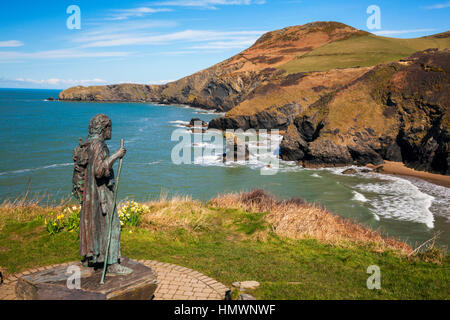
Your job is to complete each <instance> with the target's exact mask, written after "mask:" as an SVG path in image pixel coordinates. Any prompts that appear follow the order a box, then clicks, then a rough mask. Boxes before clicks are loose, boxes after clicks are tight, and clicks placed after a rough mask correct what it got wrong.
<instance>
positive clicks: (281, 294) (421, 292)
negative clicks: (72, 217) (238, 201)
mask: <svg viewBox="0 0 450 320" xmlns="http://www.w3.org/2000/svg"><path fill="white" fill-rule="evenodd" d="M149 207H150V213H149V214H148V215H146V216H145V217H144V219H142V222H141V225H140V226H139V227H129V226H126V227H124V228H123V230H122V254H123V255H125V256H128V257H131V258H135V259H151V260H158V261H162V262H169V263H174V264H178V265H181V266H185V267H188V268H192V269H195V270H197V271H199V272H202V273H204V274H206V275H208V276H210V277H213V278H215V279H217V280H218V281H220V282H222V283H224V284H225V285H227V286H231V283H232V282H234V281H244V280H256V281H259V282H260V283H261V286H260V288H258V289H257V290H255V291H253V292H251V294H253V295H254V296H255V297H256V298H257V299H448V298H450V259H449V257H448V256H446V257H445V258H444V259H443V260H442V262H441V263H430V262H425V261H423V259H420V258H418V257H415V258H407V257H406V256H405V255H402V254H399V253H398V252H394V251H392V250H384V251H383V252H377V251H379V250H375V249H373V247H372V246H370V245H359V244H351V243H343V244H342V245H339V244H327V243H324V242H319V241H317V240H314V239H298V240H294V239H289V238H286V237H281V236H280V235H279V234H277V233H276V232H274V231H273V228H272V226H271V225H270V224H269V223H268V222H267V219H266V215H267V213H251V212H247V211H245V210H243V209H242V208H235V209H229V208H220V207H217V206H215V205H212V204H211V203H208V204H204V203H200V202H195V201H182V202H180V203H177V202H173V201H172V202H170V201H168V202H164V203H162V202H161V203H157V204H153V205H152V204H150V205H149ZM8 210H9V211H11V210H15V211H16V215H17V217H20V219H19V218H17V219H16V218H14V216H11V215H7V214H6V215H7V216H8V218H5V219H4V223H3V228H2V229H1V232H0V266H1V267H3V268H6V269H7V271H8V273H16V272H19V271H23V270H25V269H28V268H31V267H36V266H45V265H49V264H55V263H63V262H68V261H75V260H78V259H79V256H78V253H79V251H78V250H79V249H78V234H77V233H76V232H68V231H65V230H63V231H61V232H60V233H57V234H55V235H49V234H48V232H47V231H46V228H45V226H44V218H45V217H48V215H49V214H50V213H49V212H50V211H53V212H54V211H55V209H53V210H50V209H48V210H47V213H45V210H43V209H42V210H40V211H39V213H38V214H32V213H30V214H28V218H27V217H25V218H24V215H23V214H21V212H22V211H21V210H28V211H27V212H32V210H31V211H30V209H24V208H22V209H21V208H15V209H1V210H0V214H2V213H3V214H4V213H5V212H7V211H8ZM4 215H5V214H4ZM370 265H377V266H379V267H380V269H381V290H369V289H367V287H366V280H367V278H368V277H369V276H370V275H369V274H367V273H366V270H367V267H368V266H370Z"/></svg>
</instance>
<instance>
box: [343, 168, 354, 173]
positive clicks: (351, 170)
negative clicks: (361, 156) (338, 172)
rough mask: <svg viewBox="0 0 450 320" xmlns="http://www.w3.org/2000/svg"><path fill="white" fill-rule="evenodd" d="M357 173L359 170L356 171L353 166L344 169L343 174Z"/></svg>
mask: <svg viewBox="0 0 450 320" xmlns="http://www.w3.org/2000/svg"><path fill="white" fill-rule="evenodd" d="M356 173H358V171H356V170H355V169H353V168H349V169H346V170H344V171H342V174H356Z"/></svg>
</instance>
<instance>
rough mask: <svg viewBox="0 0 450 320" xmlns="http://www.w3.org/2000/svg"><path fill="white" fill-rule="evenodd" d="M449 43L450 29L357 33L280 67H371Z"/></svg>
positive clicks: (289, 69) (294, 70)
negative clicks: (400, 35)
mask: <svg viewBox="0 0 450 320" xmlns="http://www.w3.org/2000/svg"><path fill="white" fill-rule="evenodd" d="M449 47H450V32H444V33H440V34H436V35H432V36H427V37H421V38H413V39H396V38H388V37H381V36H376V35H374V34H363V35H361V34H354V35H351V36H350V37H349V38H347V39H343V40H336V41H333V42H331V43H327V44H325V45H323V46H321V47H319V48H317V49H315V50H312V51H311V52H308V53H306V54H304V55H301V56H298V57H297V58H295V59H293V60H291V61H289V62H287V63H285V64H283V65H281V66H279V67H278V68H279V69H281V70H285V71H286V72H287V73H289V74H292V73H298V72H311V71H328V70H331V69H338V68H339V69H344V68H356V67H370V66H375V65H377V64H380V63H387V62H392V61H396V60H399V59H401V58H404V57H407V56H409V55H411V54H413V53H414V52H417V51H420V50H425V49H428V48H438V49H444V48H449Z"/></svg>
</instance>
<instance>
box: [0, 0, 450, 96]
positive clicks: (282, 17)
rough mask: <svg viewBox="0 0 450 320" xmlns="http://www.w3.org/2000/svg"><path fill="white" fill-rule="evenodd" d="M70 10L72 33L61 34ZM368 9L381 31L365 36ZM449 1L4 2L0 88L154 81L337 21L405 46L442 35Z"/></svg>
mask: <svg viewBox="0 0 450 320" xmlns="http://www.w3.org/2000/svg"><path fill="white" fill-rule="evenodd" d="M70 5H77V6H78V7H79V8H80V10H81V19H80V20H81V29H68V28H67V26H66V21H67V19H68V18H69V16H70V14H67V13H66V10H67V8H68V7H69V6H70ZM370 5H377V6H378V7H379V8H380V12H381V29H379V30H369V29H368V27H367V19H368V17H369V16H370V14H368V13H367V8H368V7H369V6H370ZM449 18H450V1H447V0H436V1H432V0H430V1H425V0H423V1H411V0H410V1H392V0H383V1H375V0H370V1H356V0H352V1H331V0H324V1H321V0H298V1H296V0H156V1H145V0H144V1H119V0H108V1H104V0H89V1H85V0H79V1H77V0H69V1H65V0H47V1H39V0H35V1H33V2H32V1H29V0H14V1H1V3H0V87H20V88H58V89H63V88H67V87H71V86H74V85H96V84H98V85H103V84H112V83H122V82H134V83H154V84H159V83H164V82H166V81H171V80H176V79H179V78H181V77H184V76H187V75H189V74H192V73H194V72H196V71H199V70H201V69H204V68H207V67H209V66H211V65H213V64H215V63H217V62H220V61H222V60H224V59H226V58H229V57H231V56H233V55H234V54H236V53H238V52H240V51H242V50H244V49H246V48H248V47H249V46H250V45H252V44H253V43H254V41H255V40H256V39H257V38H258V37H259V36H260V35H261V34H263V33H264V32H267V31H272V30H276V29H280V28H284V27H287V26H293V25H301V24H305V23H308V22H312V21H339V22H343V23H346V24H348V25H351V26H353V27H355V28H358V29H363V30H367V31H370V32H376V33H378V34H381V35H385V36H391V37H401V38H412V37H419V36H424V35H429V34H433V33H439V32H443V31H447V30H449V29H450V28H449V24H450V23H449V21H450V19H449Z"/></svg>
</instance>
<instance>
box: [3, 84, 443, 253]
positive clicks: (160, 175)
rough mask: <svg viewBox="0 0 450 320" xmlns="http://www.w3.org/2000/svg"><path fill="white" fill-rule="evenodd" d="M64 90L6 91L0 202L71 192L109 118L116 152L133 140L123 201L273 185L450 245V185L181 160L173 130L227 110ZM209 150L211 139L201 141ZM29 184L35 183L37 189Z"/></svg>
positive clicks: (389, 229) (286, 166)
mask: <svg viewBox="0 0 450 320" xmlns="http://www.w3.org/2000/svg"><path fill="white" fill-rule="evenodd" d="M58 94H59V91H58V90H31V89H0V141H1V146H0V151H1V161H0V201H4V200H8V199H10V200H11V199H15V198H17V197H20V196H23V195H24V194H25V192H26V190H27V189H29V194H30V195H29V196H31V197H33V196H35V195H36V194H39V195H41V196H42V195H44V194H46V195H47V199H48V201H50V202H51V201H56V200H58V199H62V198H65V197H68V196H69V195H70V191H71V187H72V186H71V180H72V169H73V168H72V150H73V148H74V147H75V146H76V145H77V143H78V138H80V137H81V138H85V137H86V135H87V128H88V124H89V120H90V118H91V117H92V116H94V115H96V114H98V113H105V114H107V115H108V116H109V117H110V118H111V120H112V123H113V131H112V132H113V134H112V139H111V140H110V141H108V145H109V147H110V150H111V152H113V151H115V150H116V149H117V148H118V147H119V144H120V139H121V138H123V139H125V146H126V148H127V150H128V152H127V155H126V157H125V158H124V162H123V170H122V175H121V178H120V187H119V189H120V192H119V198H120V199H125V198H128V199H134V200H138V201H143V200H147V199H154V198H158V197H159V196H160V194H161V193H167V194H169V195H174V194H177V195H191V196H192V197H193V198H194V199H200V200H208V199H210V198H212V197H214V196H216V195H217V194H220V193H224V192H232V191H242V190H251V189H254V188H264V189H266V190H267V191H270V192H271V193H272V194H274V195H275V196H277V197H279V198H289V197H302V198H303V199H305V200H307V201H310V202H316V203H318V204H322V205H324V206H326V207H327V208H328V209H329V210H330V211H332V212H334V213H336V214H338V215H340V216H343V217H347V218H351V219H355V220H357V221H359V222H361V223H363V224H366V225H369V226H371V227H372V228H375V229H379V230H381V231H383V232H385V233H387V234H388V235H391V236H396V237H400V238H401V239H403V240H406V241H409V242H410V243H411V244H413V245H414V244H416V243H419V242H423V241H425V240H427V239H429V238H431V237H432V236H433V234H434V233H435V232H436V231H438V230H440V231H443V233H442V235H441V237H440V240H439V243H441V244H444V245H447V246H448V245H449V244H450V209H449V208H450V189H448V188H445V187H440V186H436V185H433V184H430V183H427V182H425V181H421V180H418V179H414V178H407V179H406V178H405V179H404V178H399V177H393V176H385V175H378V174H375V173H365V174H356V175H343V174H341V172H342V171H343V170H344V169H343V168H335V169H316V170H308V169H303V168H300V167H298V166H296V165H295V164H293V163H288V162H282V163H281V164H280V170H279V171H278V173H277V174H275V175H261V171H260V169H261V167H264V164H262V163H259V162H258V160H255V161H252V162H251V163H250V164H228V165H227V164H223V163H222V161H220V159H219V158H218V157H214V156H212V157H205V158H204V159H203V161H198V160H199V159H196V161H195V162H194V163H193V164H181V165H176V164H174V163H173V162H172V160H171V152H172V149H173V147H174V146H175V145H177V144H178V141H172V140H171V136H172V133H173V131H174V130H177V129H181V128H180V127H182V126H181V124H183V123H185V122H186V121H189V120H190V119H191V118H194V117H198V118H200V119H202V120H204V121H209V120H211V119H212V118H214V117H217V116H219V115H218V114H211V113H205V111H203V110H199V109H195V108H190V107H186V106H175V105H174V106H160V105H154V104H147V103H93V102H60V101H46V99H47V98H48V97H50V96H52V97H55V98H56V97H58ZM192 148H193V150H194V148H202V145H201V144H199V145H195V146H192ZM28 186H29V188H28Z"/></svg>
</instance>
